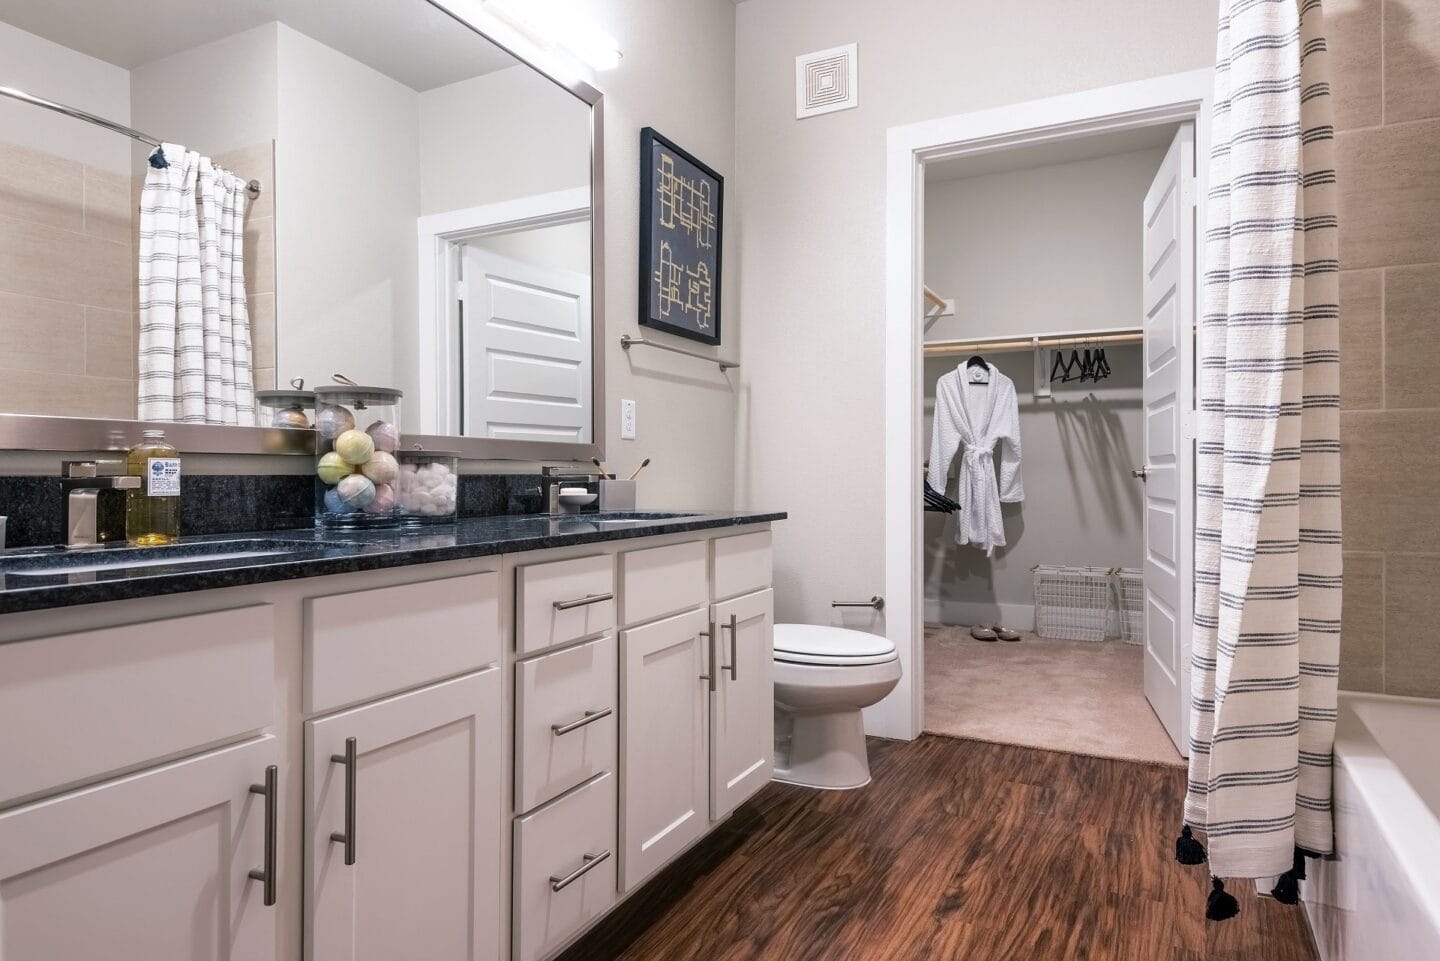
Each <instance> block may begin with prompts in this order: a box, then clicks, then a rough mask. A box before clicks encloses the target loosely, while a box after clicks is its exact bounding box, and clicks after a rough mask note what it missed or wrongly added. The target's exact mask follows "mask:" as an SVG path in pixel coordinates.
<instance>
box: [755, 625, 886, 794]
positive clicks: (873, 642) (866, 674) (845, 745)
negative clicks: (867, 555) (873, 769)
mask: <svg viewBox="0 0 1440 961" xmlns="http://www.w3.org/2000/svg"><path fill="white" fill-rule="evenodd" d="M899 681H900V655H899V654H897V653H896V651H895V645H894V644H892V643H890V641H889V640H887V639H886V638H883V637H880V636H878V635H876V634H867V633H865V632H864V631H852V630H847V629H846V628H843V627H821V626H819V625H816V624H776V625H775V715H776V717H775V720H776V725H775V731H776V741H777V744H776V756H775V780H777V781H785V782H787V783H790V784H800V785H803V786H805V787H816V788H828V789H831V790H845V789H847V788H857V787H864V786H865V785H866V784H869V783H870V761H869V759H868V758H867V757H866V756H865V726H864V723H863V722H862V720H861V717H860V710H861V709H862V708H866V707H869V706H870V705H871V704H874V703H876V702H877V701H879V700H880V699H881V698H883V697H885V695H887V694H889V693H890V692H891V691H892V690H894V689H895V685H896V684H897V683H899ZM787 737H788V741H789V746H788V750H786V746H785V743H784V742H785V741H786V740H787Z"/></svg>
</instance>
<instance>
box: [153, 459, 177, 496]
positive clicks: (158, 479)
mask: <svg viewBox="0 0 1440 961" xmlns="http://www.w3.org/2000/svg"><path fill="white" fill-rule="evenodd" d="M145 482H146V483H145V493H147V494H149V495H150V496H151V497H179V496H180V458H178V457H152V458H150V461H149V463H148V464H147V465H146V474H145Z"/></svg>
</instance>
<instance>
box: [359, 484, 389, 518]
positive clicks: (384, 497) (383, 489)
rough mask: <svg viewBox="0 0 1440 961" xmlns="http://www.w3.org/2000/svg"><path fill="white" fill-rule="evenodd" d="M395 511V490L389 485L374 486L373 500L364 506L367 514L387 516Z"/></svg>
mask: <svg viewBox="0 0 1440 961" xmlns="http://www.w3.org/2000/svg"><path fill="white" fill-rule="evenodd" d="M394 509H395V488H393V487H391V486H390V485H389V484H376V485H375V498H374V500H372V501H370V503H368V504H366V505H365V513H367V514H388V513H390V512H391V511H393V510H394Z"/></svg>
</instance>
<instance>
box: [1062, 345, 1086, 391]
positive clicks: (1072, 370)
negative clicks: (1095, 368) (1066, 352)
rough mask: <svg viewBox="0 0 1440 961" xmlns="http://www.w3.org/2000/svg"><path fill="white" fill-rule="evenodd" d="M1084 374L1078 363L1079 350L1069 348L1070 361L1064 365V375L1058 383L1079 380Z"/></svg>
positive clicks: (1083, 369)
mask: <svg viewBox="0 0 1440 961" xmlns="http://www.w3.org/2000/svg"><path fill="white" fill-rule="evenodd" d="M1084 376H1085V368H1084V367H1083V366H1082V365H1081V363H1080V351H1078V350H1075V349H1074V348H1071V350H1070V362H1069V363H1068V364H1066V365H1065V376H1064V377H1063V378H1061V380H1060V383H1062V384H1066V383H1069V382H1070V381H1072V380H1081V379H1083V378H1084Z"/></svg>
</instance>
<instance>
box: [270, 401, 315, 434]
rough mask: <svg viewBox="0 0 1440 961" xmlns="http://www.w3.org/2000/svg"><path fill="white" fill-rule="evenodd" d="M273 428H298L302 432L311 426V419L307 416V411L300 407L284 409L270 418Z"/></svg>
mask: <svg viewBox="0 0 1440 961" xmlns="http://www.w3.org/2000/svg"><path fill="white" fill-rule="evenodd" d="M270 426H271V427H298V428H300V429H301V430H304V429H305V428H307V427H309V426H310V418H309V417H307V416H305V411H303V410H301V409H300V408H299V407H282V408H281V409H280V410H277V411H276V412H275V416H274V417H272V418H270Z"/></svg>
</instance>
